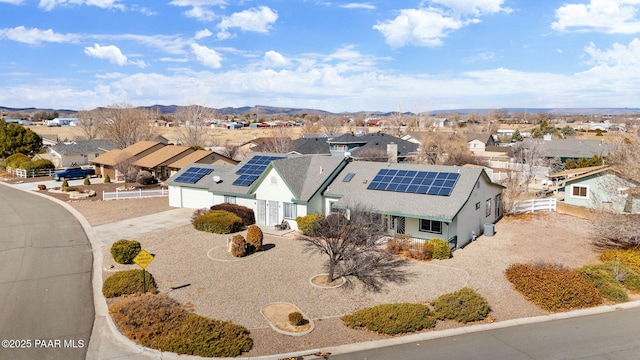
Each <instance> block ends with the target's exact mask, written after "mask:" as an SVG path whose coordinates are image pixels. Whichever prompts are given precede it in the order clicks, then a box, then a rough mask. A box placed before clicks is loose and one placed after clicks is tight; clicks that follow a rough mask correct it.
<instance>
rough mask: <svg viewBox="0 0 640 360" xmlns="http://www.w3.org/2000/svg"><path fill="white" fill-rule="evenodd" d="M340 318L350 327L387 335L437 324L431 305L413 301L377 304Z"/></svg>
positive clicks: (408, 331) (427, 327)
mask: <svg viewBox="0 0 640 360" xmlns="http://www.w3.org/2000/svg"><path fill="white" fill-rule="evenodd" d="M340 319H341V320H342V321H343V322H344V323H345V325H347V326H349V327H352V328H361V327H363V328H366V329H367V330H370V331H374V332H377V333H381V334H387V335H397V334H404V333H410V332H414V331H420V330H423V329H430V328H433V327H435V326H436V318H435V317H434V316H433V313H432V312H431V309H429V306H427V305H423V304H411V303H398V304H382V305H377V306H374V307H371V308H367V309H363V310H358V311H356V312H354V313H352V314H347V315H344V316H342V317H341V318H340Z"/></svg>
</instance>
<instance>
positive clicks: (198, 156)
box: [168, 150, 239, 176]
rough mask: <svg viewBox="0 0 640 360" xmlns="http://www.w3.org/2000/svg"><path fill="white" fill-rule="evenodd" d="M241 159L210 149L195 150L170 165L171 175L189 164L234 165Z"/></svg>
mask: <svg viewBox="0 0 640 360" xmlns="http://www.w3.org/2000/svg"><path fill="white" fill-rule="evenodd" d="M238 162H239V161H236V160H233V159H232V158H229V157H227V156H224V155H221V154H218V153H216V152H213V151H210V150H196V151H195V152H193V153H191V154H189V155H187V156H185V157H183V158H181V159H179V160H176V161H174V162H172V163H171V164H169V165H168V167H169V171H171V176H173V175H174V174H175V173H177V172H178V171H180V169H182V168H183V167H185V166H187V165H188V164H191V163H193V164H207V165H224V166H234V165H237V164H238Z"/></svg>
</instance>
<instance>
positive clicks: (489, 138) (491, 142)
mask: <svg viewBox="0 0 640 360" xmlns="http://www.w3.org/2000/svg"><path fill="white" fill-rule="evenodd" d="M465 138H466V139H467V144H469V150H470V151H471V152H484V151H486V147H487V146H495V145H497V144H498V142H497V141H496V139H495V138H494V137H493V135H492V134H490V133H468V134H465Z"/></svg>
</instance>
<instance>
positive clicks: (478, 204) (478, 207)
mask: <svg viewBox="0 0 640 360" xmlns="http://www.w3.org/2000/svg"><path fill="white" fill-rule="evenodd" d="M476 210H480V201H478V202H477V203H476Z"/></svg>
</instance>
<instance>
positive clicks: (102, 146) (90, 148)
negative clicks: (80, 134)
mask: <svg viewBox="0 0 640 360" xmlns="http://www.w3.org/2000/svg"><path fill="white" fill-rule="evenodd" d="M114 148H115V147H114V146H113V144H112V143H111V140H106V139H94V140H78V141H74V142H71V143H67V144H65V143H57V144H56V145H53V146H51V150H53V151H55V152H57V153H58V154H61V155H67V154H88V153H96V152H106V151H110V150H113V149H114Z"/></svg>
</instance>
